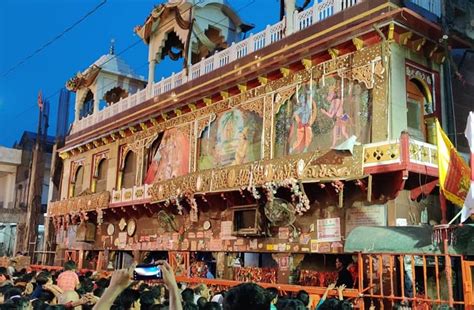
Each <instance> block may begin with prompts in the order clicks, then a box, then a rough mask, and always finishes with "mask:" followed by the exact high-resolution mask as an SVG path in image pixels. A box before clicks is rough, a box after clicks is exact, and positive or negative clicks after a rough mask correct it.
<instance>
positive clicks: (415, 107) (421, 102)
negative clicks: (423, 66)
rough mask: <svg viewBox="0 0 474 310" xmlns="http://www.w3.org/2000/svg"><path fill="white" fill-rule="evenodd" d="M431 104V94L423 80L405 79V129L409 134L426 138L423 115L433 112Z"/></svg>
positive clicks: (421, 138) (422, 138)
mask: <svg viewBox="0 0 474 310" xmlns="http://www.w3.org/2000/svg"><path fill="white" fill-rule="evenodd" d="M427 92H428V93H427ZM432 106H433V104H432V102H431V94H430V93H429V91H427V90H426V87H424V85H423V82H421V81H419V80H417V79H411V80H409V81H407V127H408V128H407V129H408V133H409V134H410V135H411V136H413V137H415V138H418V139H420V140H423V141H424V140H426V130H425V115H427V114H431V113H433V109H432Z"/></svg>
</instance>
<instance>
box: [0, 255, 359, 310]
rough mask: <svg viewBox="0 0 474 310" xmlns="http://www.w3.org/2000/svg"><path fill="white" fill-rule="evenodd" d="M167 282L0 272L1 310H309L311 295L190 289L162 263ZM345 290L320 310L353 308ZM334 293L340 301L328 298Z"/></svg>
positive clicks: (128, 272) (247, 287)
mask: <svg viewBox="0 0 474 310" xmlns="http://www.w3.org/2000/svg"><path fill="white" fill-rule="evenodd" d="M158 264H159V265H160V267H161V272H162V278H163V279H162V281H159V282H156V281H153V282H144V281H134V280H133V276H132V275H133V270H134V268H135V265H132V266H130V268H128V269H121V270H117V271H114V272H113V273H112V274H111V276H109V275H105V274H101V273H97V272H96V273H93V272H86V273H84V274H79V273H78V272H77V270H76V264H75V263H74V262H73V261H68V262H66V263H65V265H64V269H63V270H61V271H52V272H50V271H47V270H41V271H30V272H28V271H27V270H26V269H22V270H20V271H16V270H15V269H14V268H9V267H0V310H2V309H41V310H43V309H47V310H50V309H85V310H87V309H94V310H96V309H98V310H105V309H115V310H122V309H123V310H128V309H145V310H147V309H172V310H181V309H184V310H186V309H189V310H219V309H224V310H237V309H244V310H267V309H270V310H275V309H277V310H293V309H296V310H307V309H311V310H312V309H314V307H311V306H310V296H309V294H308V293H307V292H306V291H299V292H298V293H297V294H295V295H292V296H281V295H280V292H279V291H278V289H277V288H266V289H265V288H263V287H261V286H259V285H257V284H255V283H242V284H239V285H237V286H234V287H232V288H230V289H228V290H227V291H211V289H210V288H208V287H207V286H206V285H205V284H198V285H196V286H194V287H186V285H185V284H178V283H177V282H176V278H175V276H174V273H173V270H172V268H171V267H170V265H169V264H168V263H167V262H166V261H160V262H158ZM345 287H346V285H344V284H341V285H339V286H337V287H336V283H334V284H332V285H330V286H329V287H328V288H327V290H326V293H325V294H324V295H323V296H322V298H321V299H320V300H319V303H318V305H317V306H316V308H315V309H318V310H325V309H350V308H352V304H351V303H350V302H349V301H347V300H343V298H342V291H343V290H344V289H345ZM332 290H334V291H337V292H338V298H327V297H328V293H329V292H331V291H332Z"/></svg>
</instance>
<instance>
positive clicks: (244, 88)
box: [237, 84, 247, 93]
mask: <svg viewBox="0 0 474 310" xmlns="http://www.w3.org/2000/svg"><path fill="white" fill-rule="evenodd" d="M237 87H238V88H239V91H240V93H245V92H246V91H247V84H237Z"/></svg>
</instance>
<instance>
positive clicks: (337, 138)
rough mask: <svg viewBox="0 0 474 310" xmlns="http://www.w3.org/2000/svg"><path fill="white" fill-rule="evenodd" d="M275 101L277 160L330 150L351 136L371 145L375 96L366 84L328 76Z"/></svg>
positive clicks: (310, 82)
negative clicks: (371, 124) (320, 150)
mask: <svg viewBox="0 0 474 310" xmlns="http://www.w3.org/2000/svg"><path fill="white" fill-rule="evenodd" d="M274 102H275V106H276V107H277V111H276V118H275V147H274V151H275V157H281V156H285V155H292V154H299V153H304V152H308V151H315V150H318V149H329V148H332V147H335V146H337V145H339V144H340V143H342V142H344V141H345V140H347V139H348V138H350V137H351V136H352V135H355V136H356V137H357V141H358V142H361V143H367V142H369V139H370V106H371V102H372V95H371V90H369V89H367V88H366V87H365V85H364V84H363V83H358V82H356V81H350V80H348V79H341V78H340V77H338V76H336V75H332V76H329V77H328V76H326V77H324V78H322V79H320V81H319V82H316V81H313V80H310V81H309V82H307V83H303V84H300V85H297V86H296V87H295V89H294V93H293V94H292V95H290V96H286V98H285V96H281V95H280V94H279V93H277V94H276V95H275V98H274ZM278 107H279V108H278Z"/></svg>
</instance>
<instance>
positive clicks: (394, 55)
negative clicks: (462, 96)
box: [388, 43, 444, 139]
mask: <svg viewBox="0 0 474 310" xmlns="http://www.w3.org/2000/svg"><path fill="white" fill-rule="evenodd" d="M390 48H391V56H390V60H391V62H390V81H389V83H390V87H389V98H390V102H389V118H388V121H389V124H388V128H389V139H398V138H400V134H401V133H402V131H406V129H407V108H406V103H407V100H406V82H405V62H406V60H410V61H412V62H415V63H417V64H419V65H421V66H424V67H426V68H427V69H429V70H432V71H437V72H439V73H440V78H442V72H441V71H442V68H441V66H440V65H438V64H436V63H434V62H432V61H431V60H430V59H429V58H428V57H425V56H423V55H421V54H420V53H417V52H413V51H412V50H410V49H408V48H406V47H404V46H400V45H398V44H397V43H392V44H391V45H390ZM442 85H443V84H442V83H440V86H441V88H442ZM437 91H440V92H441V103H443V102H444V99H443V92H442V90H441V89H439V90H437ZM441 106H443V104H441Z"/></svg>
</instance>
